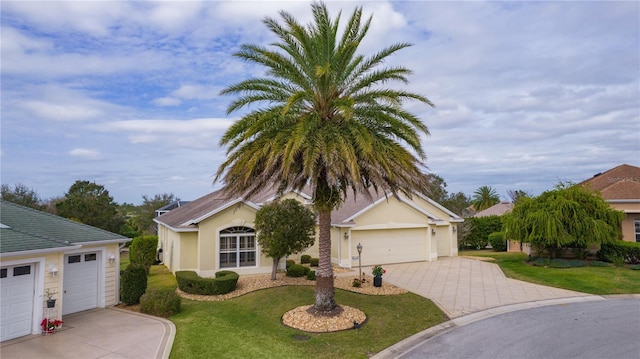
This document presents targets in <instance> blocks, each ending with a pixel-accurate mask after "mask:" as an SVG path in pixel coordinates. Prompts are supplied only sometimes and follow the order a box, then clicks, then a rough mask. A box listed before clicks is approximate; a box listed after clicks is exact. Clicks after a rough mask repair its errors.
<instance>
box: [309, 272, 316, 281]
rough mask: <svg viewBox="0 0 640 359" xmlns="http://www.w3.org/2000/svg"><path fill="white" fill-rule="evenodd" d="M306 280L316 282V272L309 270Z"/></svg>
mask: <svg viewBox="0 0 640 359" xmlns="http://www.w3.org/2000/svg"><path fill="white" fill-rule="evenodd" d="M307 279H308V280H316V271H314V270H310V271H309V273H307Z"/></svg>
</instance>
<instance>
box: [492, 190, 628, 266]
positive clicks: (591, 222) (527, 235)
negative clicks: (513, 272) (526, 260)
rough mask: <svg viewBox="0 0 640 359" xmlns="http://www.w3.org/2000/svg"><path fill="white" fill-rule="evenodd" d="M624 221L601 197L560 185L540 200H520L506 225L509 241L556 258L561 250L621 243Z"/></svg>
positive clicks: (508, 216)
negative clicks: (621, 228)
mask: <svg viewBox="0 0 640 359" xmlns="http://www.w3.org/2000/svg"><path fill="white" fill-rule="evenodd" d="M624 218H625V214H624V213H623V212H621V211H617V210H615V209H613V208H611V207H610V206H609V204H608V203H607V202H606V201H605V200H604V199H602V197H601V196H600V194H599V193H597V192H592V191H590V190H589V189H588V188H585V187H582V186H578V185H573V186H570V185H566V184H562V183H561V184H559V185H558V186H556V188H555V189H554V190H551V191H546V192H544V193H542V194H541V195H540V196H538V197H535V198H530V197H521V198H520V199H519V200H518V201H517V202H516V203H515V205H514V207H513V210H512V211H511V213H509V214H507V215H505V217H504V219H503V223H504V229H505V231H506V237H507V238H509V239H513V240H518V241H521V242H525V243H531V245H532V246H533V247H534V248H538V249H546V250H547V251H548V252H549V255H550V256H554V255H555V252H556V250H557V249H560V248H583V249H584V248H588V247H589V246H590V245H592V244H600V245H601V244H603V243H608V242H612V241H615V240H617V239H620V238H621V231H620V224H621V223H622V221H623V219H624Z"/></svg>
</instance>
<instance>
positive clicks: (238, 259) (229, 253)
mask: <svg viewBox="0 0 640 359" xmlns="http://www.w3.org/2000/svg"><path fill="white" fill-rule="evenodd" d="M255 265H256V231H255V230H254V229H253V228H249V227H229V228H225V229H223V230H221V231H220V268H238V267H253V266H255Z"/></svg>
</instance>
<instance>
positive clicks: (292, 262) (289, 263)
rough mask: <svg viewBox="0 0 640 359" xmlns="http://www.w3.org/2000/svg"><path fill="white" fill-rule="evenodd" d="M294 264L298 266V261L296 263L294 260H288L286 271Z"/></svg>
mask: <svg viewBox="0 0 640 359" xmlns="http://www.w3.org/2000/svg"><path fill="white" fill-rule="evenodd" d="M294 264H296V261H294V260H293V259H287V262H286V269H289V267H291V266H292V265H294Z"/></svg>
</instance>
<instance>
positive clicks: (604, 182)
mask: <svg viewBox="0 0 640 359" xmlns="http://www.w3.org/2000/svg"><path fill="white" fill-rule="evenodd" d="M579 185H582V186H585V187H587V188H589V189H591V190H593V191H598V192H600V195H601V196H602V198H604V200H605V201H607V202H609V205H610V206H611V207H612V208H615V209H617V210H619V211H623V212H624V213H625V214H626V215H627V217H626V218H625V219H624V221H623V222H622V239H623V240H625V241H627V242H640V167H636V166H631V165H627V164H623V165H620V166H617V167H615V168H612V169H610V170H608V171H606V172H602V173H598V174H596V175H595V176H593V177H592V178H590V179H588V180H586V181H582V182H580V183H579Z"/></svg>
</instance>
